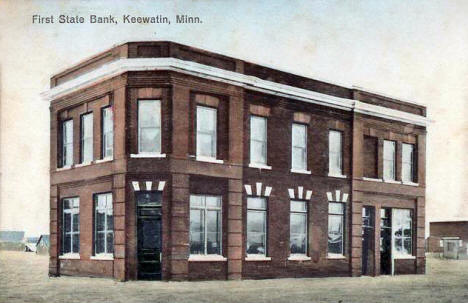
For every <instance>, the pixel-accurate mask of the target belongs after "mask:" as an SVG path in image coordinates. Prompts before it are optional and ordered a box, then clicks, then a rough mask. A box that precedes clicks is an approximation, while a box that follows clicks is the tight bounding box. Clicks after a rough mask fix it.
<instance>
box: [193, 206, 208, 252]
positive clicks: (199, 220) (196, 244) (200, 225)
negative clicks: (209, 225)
mask: <svg viewBox="0 0 468 303" xmlns="http://www.w3.org/2000/svg"><path fill="white" fill-rule="evenodd" d="M203 213H204V211H203V210H195V209H191V210H190V253H191V254H204V253H205V238H204V232H205V227H204V216H203Z"/></svg>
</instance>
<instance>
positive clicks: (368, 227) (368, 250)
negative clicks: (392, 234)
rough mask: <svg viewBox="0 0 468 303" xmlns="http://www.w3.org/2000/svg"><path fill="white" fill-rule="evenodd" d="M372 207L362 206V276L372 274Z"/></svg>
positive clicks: (373, 213) (373, 235) (373, 243)
mask: <svg viewBox="0 0 468 303" xmlns="http://www.w3.org/2000/svg"><path fill="white" fill-rule="evenodd" d="M374 218H375V210H374V207H371V206H364V207H363V208H362V275H365V276H368V275H373V274H374V251H375V240H374V239H375V233H374Z"/></svg>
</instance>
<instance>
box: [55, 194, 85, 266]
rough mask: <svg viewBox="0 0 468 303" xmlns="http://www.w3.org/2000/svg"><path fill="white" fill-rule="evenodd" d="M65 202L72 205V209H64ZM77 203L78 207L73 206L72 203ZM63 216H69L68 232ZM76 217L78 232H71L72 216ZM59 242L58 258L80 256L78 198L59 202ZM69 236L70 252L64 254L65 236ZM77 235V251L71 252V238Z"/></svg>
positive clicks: (69, 198)
mask: <svg viewBox="0 0 468 303" xmlns="http://www.w3.org/2000/svg"><path fill="white" fill-rule="evenodd" d="M65 201H68V202H69V203H72V207H70V208H65V207H64V204H65ZM75 201H77V204H78V206H77V207H75V206H74V204H75V203H74V202H75ZM65 214H70V231H66V230H65ZM76 214H77V215H78V231H73V223H74V219H73V215H76ZM61 220H62V221H61V232H60V235H61V241H60V256H61V257H73V256H79V254H80V246H81V243H80V232H81V226H80V225H81V221H80V198H79V197H78V196H75V197H66V198H62V200H61ZM67 234H69V235H70V252H64V247H65V243H64V241H65V235H67ZM74 235H78V251H76V252H75V251H73V244H74V242H73V236H74Z"/></svg>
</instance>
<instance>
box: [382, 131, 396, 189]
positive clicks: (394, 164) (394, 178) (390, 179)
mask: <svg viewBox="0 0 468 303" xmlns="http://www.w3.org/2000/svg"><path fill="white" fill-rule="evenodd" d="M390 143H391V144H392V146H393V159H391V160H390V159H387V157H386V152H385V145H386V144H390ZM396 158H397V142H396V141H394V140H386V139H384V140H383V152H382V161H383V163H382V164H383V165H382V166H383V167H382V169H383V175H382V178H383V180H384V181H390V182H391V181H396ZM389 161H392V162H393V165H392V166H393V176H390V178H389V177H388V176H387V175H386V170H385V167H386V166H385V163H386V162H389Z"/></svg>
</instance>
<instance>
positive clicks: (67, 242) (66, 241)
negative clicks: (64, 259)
mask: <svg viewBox="0 0 468 303" xmlns="http://www.w3.org/2000/svg"><path fill="white" fill-rule="evenodd" d="M62 251H63V253H64V254H67V253H71V235H70V234H65V235H64V236H63V247H62Z"/></svg>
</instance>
